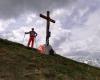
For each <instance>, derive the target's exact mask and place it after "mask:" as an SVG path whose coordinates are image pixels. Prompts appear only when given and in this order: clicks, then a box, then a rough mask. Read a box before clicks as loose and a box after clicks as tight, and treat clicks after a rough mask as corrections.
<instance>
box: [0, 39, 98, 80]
mask: <svg viewBox="0 0 100 80" xmlns="http://www.w3.org/2000/svg"><path fill="white" fill-rule="evenodd" d="M0 80H100V69H99V68H95V67H92V66H89V65H86V64H83V63H79V62H76V61H73V60H70V59H67V58H64V57H62V56H59V55H57V54H55V55H53V56H52V55H41V54H40V53H39V52H38V51H37V50H36V49H31V48H27V47H25V46H23V45H21V44H18V43H14V42H10V41H7V40H3V39H0Z"/></svg>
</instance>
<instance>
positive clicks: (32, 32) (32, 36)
mask: <svg viewBox="0 0 100 80" xmlns="http://www.w3.org/2000/svg"><path fill="white" fill-rule="evenodd" d="M25 34H30V37H29V41H28V47H29V46H30V44H31V48H33V47H34V41H35V38H36V36H37V33H36V32H35V31H34V28H32V30H31V31H29V32H25Z"/></svg>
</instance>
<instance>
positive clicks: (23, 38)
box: [22, 34, 25, 43]
mask: <svg viewBox="0 0 100 80" xmlns="http://www.w3.org/2000/svg"><path fill="white" fill-rule="evenodd" d="M24 39H25V34H24V37H23V40H22V43H24Z"/></svg>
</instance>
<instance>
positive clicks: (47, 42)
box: [40, 11, 55, 46]
mask: <svg viewBox="0 0 100 80" xmlns="http://www.w3.org/2000/svg"><path fill="white" fill-rule="evenodd" d="M40 17H42V18H44V19H46V20H47V28H46V45H47V46H48V45H49V38H50V35H51V32H50V31H49V28H50V22H52V23H55V20H53V19H51V18H50V12H49V11H47V16H44V15H42V14H40Z"/></svg>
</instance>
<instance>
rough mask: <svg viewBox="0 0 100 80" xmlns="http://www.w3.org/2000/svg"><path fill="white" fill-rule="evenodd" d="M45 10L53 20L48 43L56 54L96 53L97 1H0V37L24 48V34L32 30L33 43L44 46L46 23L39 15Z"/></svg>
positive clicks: (99, 45) (99, 44)
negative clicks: (34, 39)
mask: <svg viewBox="0 0 100 80" xmlns="http://www.w3.org/2000/svg"><path fill="white" fill-rule="evenodd" d="M47 10H50V11H51V15H50V16H51V18H53V19H54V20H56V23H55V24H52V23H51V28H50V30H51V32H52V36H51V38H50V44H51V45H52V46H53V48H54V49H55V51H56V52H57V53H59V54H60V55H63V56H69V55H77V54H76V53H77V52H80V51H81V52H87V53H90V54H93V53H97V52H98V54H99V52H100V0H42V1H40V0H13V1H12V0H0V37H1V38H4V39H8V40H11V41H14V42H19V43H22V44H24V45H27V41H28V37H29V35H26V37H25V41H24V42H22V40H23V36H24V32H26V31H29V30H31V28H32V27H34V28H35V30H36V32H37V33H38V37H37V43H36V44H37V45H38V46H39V45H40V44H44V43H45V28H46V21H45V20H43V19H42V18H40V17H39V14H40V13H43V14H45V15H46V11H47ZM74 53H75V54H74ZM87 53H84V54H87ZM80 54H81V53H80ZM82 55H83V53H82Z"/></svg>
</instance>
